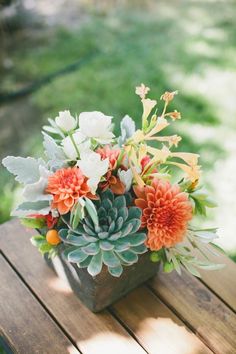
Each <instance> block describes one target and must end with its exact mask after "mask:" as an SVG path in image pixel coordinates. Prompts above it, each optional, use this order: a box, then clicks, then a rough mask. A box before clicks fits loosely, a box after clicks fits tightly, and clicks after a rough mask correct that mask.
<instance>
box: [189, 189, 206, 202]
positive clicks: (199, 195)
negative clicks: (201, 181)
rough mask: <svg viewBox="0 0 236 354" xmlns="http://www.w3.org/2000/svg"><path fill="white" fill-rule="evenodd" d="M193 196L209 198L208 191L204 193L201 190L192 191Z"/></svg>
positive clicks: (203, 198) (200, 198)
mask: <svg viewBox="0 0 236 354" xmlns="http://www.w3.org/2000/svg"><path fill="white" fill-rule="evenodd" d="M191 196H192V197H194V198H195V199H199V200H205V199H206V198H207V193H206V192H205V193H204V192H203V191H201V190H197V191H194V192H193V193H191Z"/></svg>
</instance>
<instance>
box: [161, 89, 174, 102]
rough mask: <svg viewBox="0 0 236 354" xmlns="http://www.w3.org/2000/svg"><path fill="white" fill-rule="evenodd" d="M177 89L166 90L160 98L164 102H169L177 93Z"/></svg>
mask: <svg viewBox="0 0 236 354" xmlns="http://www.w3.org/2000/svg"><path fill="white" fill-rule="evenodd" d="M177 93H178V91H173V92H168V91H166V92H165V93H164V94H163V95H162V96H161V100H163V101H165V102H166V103H169V102H170V101H172V100H173V98H174V96H175V95H177Z"/></svg>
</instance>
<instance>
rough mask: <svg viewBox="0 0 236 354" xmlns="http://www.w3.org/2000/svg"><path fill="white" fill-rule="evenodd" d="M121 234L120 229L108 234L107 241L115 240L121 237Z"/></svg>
mask: <svg viewBox="0 0 236 354" xmlns="http://www.w3.org/2000/svg"><path fill="white" fill-rule="evenodd" d="M121 235H122V232H121V231H119V232H116V233H114V234H112V235H111V236H109V241H116V240H118V239H119V238H120V237H121Z"/></svg>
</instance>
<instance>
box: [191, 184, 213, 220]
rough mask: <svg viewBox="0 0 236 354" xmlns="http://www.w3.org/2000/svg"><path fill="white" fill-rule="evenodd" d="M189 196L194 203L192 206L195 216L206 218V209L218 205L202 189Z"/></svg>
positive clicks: (192, 192)
mask: <svg viewBox="0 0 236 354" xmlns="http://www.w3.org/2000/svg"><path fill="white" fill-rule="evenodd" d="M189 196H190V198H191V200H192V202H193V203H192V205H193V210H194V213H195V214H199V215H204V216H206V208H215V207H217V204H216V203H215V202H214V201H213V200H211V199H210V198H209V197H208V195H207V192H205V191H202V190H201V189H200V188H199V189H196V190H194V191H190V193H189Z"/></svg>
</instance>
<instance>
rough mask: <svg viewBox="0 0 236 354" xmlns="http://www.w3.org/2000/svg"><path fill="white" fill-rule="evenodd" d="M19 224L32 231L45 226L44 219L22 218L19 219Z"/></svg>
mask: <svg viewBox="0 0 236 354" xmlns="http://www.w3.org/2000/svg"><path fill="white" fill-rule="evenodd" d="M20 221H21V224H22V225H24V226H25V227H30V228H32V229H42V228H43V227H44V226H45V219H44V218H36V219H33V218H24V219H21V220H20Z"/></svg>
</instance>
